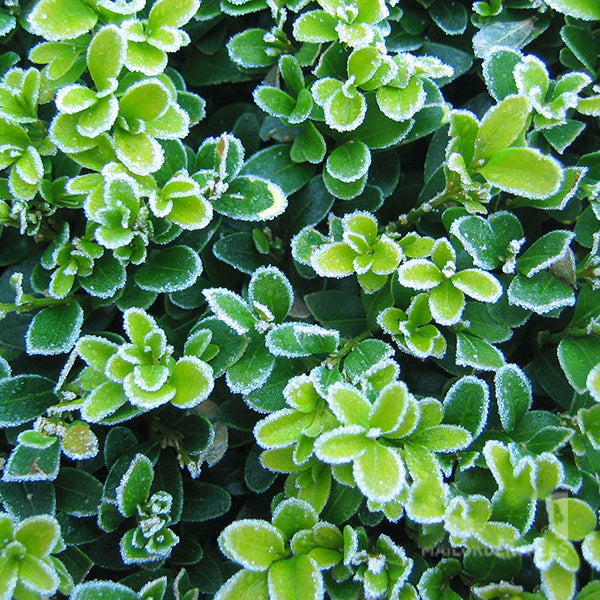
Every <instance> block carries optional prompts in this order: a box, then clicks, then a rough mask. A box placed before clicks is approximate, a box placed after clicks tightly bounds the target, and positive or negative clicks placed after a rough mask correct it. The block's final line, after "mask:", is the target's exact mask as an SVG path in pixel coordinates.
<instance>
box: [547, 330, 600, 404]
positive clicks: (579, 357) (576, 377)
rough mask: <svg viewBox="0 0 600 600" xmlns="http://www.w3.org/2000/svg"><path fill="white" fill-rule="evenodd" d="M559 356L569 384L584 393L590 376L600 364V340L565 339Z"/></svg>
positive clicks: (558, 351) (589, 338) (593, 338)
mask: <svg viewBox="0 0 600 600" xmlns="http://www.w3.org/2000/svg"><path fill="white" fill-rule="evenodd" d="M557 354H558V362H559V363H560V366H561V367H562V370H563V371H564V373H565V375H566V376H567V379H568V380H569V383H570V384H571V385H572V386H573V388H574V389H575V391H576V392H578V393H579V394H582V393H584V392H585V391H586V389H587V377H588V374H589V373H590V371H591V370H592V369H593V368H594V367H595V366H596V365H597V364H598V363H600V340H597V339H596V338H595V337H585V338H579V339H568V338H565V339H562V340H561V341H560V343H559V345H558V349H557Z"/></svg>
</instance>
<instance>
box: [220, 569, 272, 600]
mask: <svg viewBox="0 0 600 600" xmlns="http://www.w3.org/2000/svg"><path fill="white" fill-rule="evenodd" d="M246 595H248V597H250V598H253V599H255V600H269V588H268V584H267V573H266V572H259V573H256V572H253V571H246V570H242V571H239V572H238V573H236V574H235V575H234V576H233V577H230V578H229V579H228V580H227V581H226V582H225V584H224V585H223V586H222V587H221V588H220V589H219V591H218V592H217V594H216V596H215V600H238V599H239V598H243V597H244V596H246Z"/></svg>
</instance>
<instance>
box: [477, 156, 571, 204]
mask: <svg viewBox="0 0 600 600" xmlns="http://www.w3.org/2000/svg"><path fill="white" fill-rule="evenodd" d="M478 171H479V172H480V173H481V174H482V175H483V176H484V177H485V178H486V180H487V181H488V183H491V184H492V185H494V186H496V187H498V188H500V189H501V190H503V191H505V192H510V193H511V194H515V195H518V196H525V197H526V198H548V197H549V196H552V194H554V193H556V192H557V191H558V189H559V187H560V183H561V181H562V178H563V171H562V168H561V166H560V164H559V163H558V162H557V161H556V160H554V159H553V158H551V157H550V156H546V155H545V154H542V153H541V152H540V151H539V150H534V149H532V148H506V149H505V150H500V151H499V152H496V153H495V154H494V155H493V156H492V157H491V158H490V159H489V160H488V161H487V162H486V164H485V165H484V166H483V167H481V168H479V169H478Z"/></svg>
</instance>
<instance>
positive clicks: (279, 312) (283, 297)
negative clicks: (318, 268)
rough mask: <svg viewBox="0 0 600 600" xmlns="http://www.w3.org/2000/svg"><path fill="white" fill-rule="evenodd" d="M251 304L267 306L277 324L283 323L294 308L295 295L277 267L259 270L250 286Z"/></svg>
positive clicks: (249, 296)
mask: <svg viewBox="0 0 600 600" xmlns="http://www.w3.org/2000/svg"><path fill="white" fill-rule="evenodd" d="M248 300H249V301H250V304H251V305H253V306H256V304H260V305H261V306H265V307H266V308H267V309H268V310H269V312H270V313H271V314H272V315H273V317H274V319H275V322H276V323H281V322H282V321H283V320H284V319H285V317H287V315H288V313H289V312H290V310H291V308H292V303H293V301H294V293H293V290H292V286H291V285H290V282H289V281H288V279H287V277H286V276H285V275H284V274H283V272H282V271H280V270H279V269H277V268H276V267H263V268H260V269H257V270H256V271H255V272H254V274H253V275H252V278H251V279H250V284H249V285H248Z"/></svg>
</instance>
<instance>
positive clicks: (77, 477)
mask: <svg viewBox="0 0 600 600" xmlns="http://www.w3.org/2000/svg"><path fill="white" fill-rule="evenodd" d="M54 485H55V489H56V502H57V507H58V510H59V511H61V512H64V513H65V514H68V515H73V516H75V517H93V516H95V515H96V514H97V512H98V506H99V505H100V501H101V498H102V484H101V483H100V481H98V479H96V478H95V477H94V476H93V475H90V473H87V472H86V471H84V470H83V469H73V468H71V467H62V468H61V470H60V473H59V474H58V477H57V478H56V481H55V483H54Z"/></svg>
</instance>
